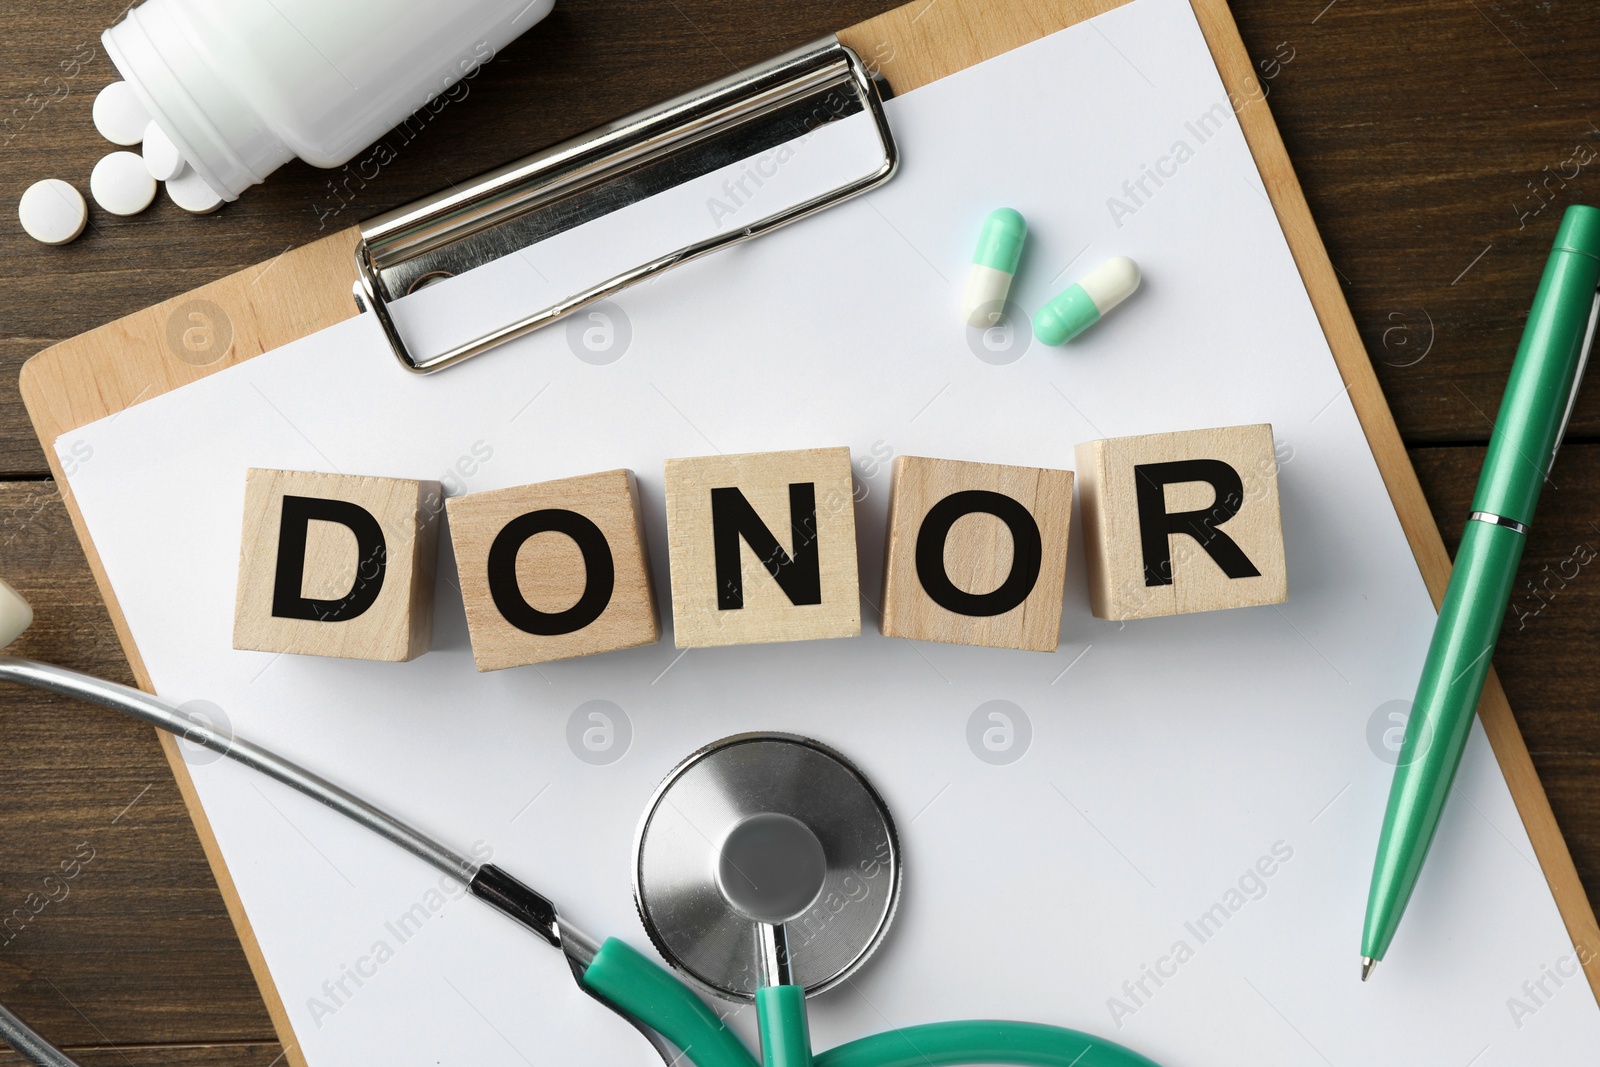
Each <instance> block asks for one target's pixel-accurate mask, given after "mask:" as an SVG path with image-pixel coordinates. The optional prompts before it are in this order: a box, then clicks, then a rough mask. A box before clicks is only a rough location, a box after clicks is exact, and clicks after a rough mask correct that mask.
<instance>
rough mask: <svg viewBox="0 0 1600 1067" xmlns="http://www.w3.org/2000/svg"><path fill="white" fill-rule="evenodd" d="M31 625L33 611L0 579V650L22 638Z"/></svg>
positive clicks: (19, 595)
mask: <svg viewBox="0 0 1600 1067" xmlns="http://www.w3.org/2000/svg"><path fill="white" fill-rule="evenodd" d="M32 625H33V609H32V608H30V607H29V606H28V602H27V601H26V600H24V599H22V594H21V593H19V592H17V591H16V590H15V589H13V588H11V587H10V586H9V585H7V584H6V583H5V580H4V579H0V648H5V647H6V646H7V645H9V644H10V643H11V642H13V641H15V640H16V639H17V638H19V637H21V636H22V631H24V630H26V629H27V628H28V627H29V626H32Z"/></svg>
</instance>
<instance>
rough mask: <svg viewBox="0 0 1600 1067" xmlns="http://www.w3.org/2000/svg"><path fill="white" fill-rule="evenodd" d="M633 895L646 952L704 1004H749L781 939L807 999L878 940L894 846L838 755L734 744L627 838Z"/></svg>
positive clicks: (868, 789) (882, 812) (757, 737)
mask: <svg viewBox="0 0 1600 1067" xmlns="http://www.w3.org/2000/svg"><path fill="white" fill-rule="evenodd" d="M633 884H634V900H635V902H636V903H637V905H638V908H639V916H640V918H641V919H642V920H643V921H644V927H645V930H646V932H647V933H648V934H649V935H650V939H651V941H653V942H654V943H655V946H656V949H657V950H658V951H660V953H661V954H662V956H663V957H665V958H666V960H667V962H668V963H669V964H671V965H672V966H673V967H674V968H675V969H677V970H678V971H680V972H682V973H683V974H685V975H687V976H688V977H690V978H691V979H693V980H694V981H696V982H698V983H699V984H700V985H702V986H704V987H705V988H706V989H708V990H709V991H711V992H712V993H715V994H717V995H718V996H722V997H726V998H729V999H733V1000H749V999H751V998H752V997H753V996H754V995H755V990H756V987H757V985H758V984H760V980H761V975H760V970H759V967H758V964H757V961H758V959H759V958H760V957H761V952H762V949H763V946H762V944H761V933H760V932H761V930H762V929H763V927H765V928H766V929H767V930H769V931H770V930H774V929H776V930H778V931H779V932H780V936H779V943H780V944H781V945H782V946H783V949H782V950H781V951H784V952H785V953H786V960H785V961H784V962H785V964H786V966H787V973H788V975H789V976H790V978H789V980H790V981H792V983H793V984H795V985H800V986H804V987H805V990H806V994H807V995H808V996H809V995H812V994H816V993H820V992H822V991H823V990H825V989H828V988H830V987H832V986H833V985H835V984H837V983H839V982H841V981H843V980H844V979H845V978H846V977H848V976H849V975H850V974H851V973H852V972H854V971H855V970H856V968H857V967H859V966H861V964H862V963H863V962H865V960H866V959H867V957H868V956H870V955H871V954H872V952H873V950H874V949H876V948H877V946H878V943H879V942H880V941H881V940H882V939H883V935H884V933H885V932H886V931H887V930H888V928H889V923H890V921H891V920H892V919H893V917H894V910H895V904H896V902H897V901H898V899H899V893H900V843H899V840H898V838H897V837H896V836H895V831H894V821H893V820H892V819H891V818H890V815H889V809H888V807H887V806H886V805H885V804H884V802H883V798H882V797H880V796H879V795H878V793H877V791H876V790H875V789H873V788H872V785H871V784H870V783H869V782H868V781H867V779H866V777H865V776H864V775H862V773H861V772H860V771H859V770H858V769H857V768H856V767H855V766H854V765H853V764H851V763H850V762H849V761H848V760H846V759H845V758H844V757H843V756H841V755H840V754H839V753H837V752H835V751H833V750H832V749H830V748H828V747H827V746H825V745H822V744H819V743H818V742H816V741H812V740H809V739H807V738H802V737H796V736H792V735H789V734H740V735H738V736H736V737H729V738H725V739H724V740H721V741H718V742H716V743H714V744H711V745H708V746H707V747H705V748H703V749H701V750H700V751H699V752H696V753H695V754H694V755H692V756H690V757H689V758H688V759H686V760H684V761H683V762H682V763H681V764H679V765H678V766H677V767H676V768H674V769H673V771H672V773H670V774H669V775H667V777H666V779H665V780H664V781H663V782H662V783H661V785H660V786H659V787H658V788H657V790H656V792H655V795H654V796H652V797H651V799H650V803H649V805H648V806H647V807H646V808H645V813H644V817H643V819H641V820H640V823H639V831H638V834H637V835H636V837H635V839H634V852H633ZM770 936H771V935H770V934H769V944H768V946H767V951H769V952H770V951H772V948H771V945H770Z"/></svg>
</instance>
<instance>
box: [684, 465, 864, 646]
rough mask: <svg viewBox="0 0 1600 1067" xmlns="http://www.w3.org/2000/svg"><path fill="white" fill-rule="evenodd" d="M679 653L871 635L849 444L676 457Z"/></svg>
mask: <svg viewBox="0 0 1600 1067" xmlns="http://www.w3.org/2000/svg"><path fill="white" fill-rule="evenodd" d="M666 489H667V546H668V550H669V552H670V554H671V565H672V626H673V640H674V641H675V643H676V644H677V646H678V647H679V648H703V647H707V646H711V645H747V644H758V643H762V642H767V641H808V640H812V639H814V638H821V637H854V636H856V635H857V634H859V633H860V632H861V587H860V578H859V575H858V573H857V571H856V519H855V497H854V489H853V485H852V482H851V476H850V450H849V449H848V448H812V449H804V450H801V451H796V452H758V453H754V454H751V455H737V456H703V457H699V458H695V459H669V460H667V466H666Z"/></svg>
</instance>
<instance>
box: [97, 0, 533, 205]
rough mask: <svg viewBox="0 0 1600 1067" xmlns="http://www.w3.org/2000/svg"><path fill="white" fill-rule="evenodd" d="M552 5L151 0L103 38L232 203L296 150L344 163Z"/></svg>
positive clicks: (453, 86)
mask: <svg viewBox="0 0 1600 1067" xmlns="http://www.w3.org/2000/svg"><path fill="white" fill-rule="evenodd" d="M553 2H554V0H531V2H530V0H145V2H144V3H142V4H140V5H138V6H137V7H134V8H132V9H130V10H129V11H128V13H127V17H126V18H124V19H123V20H122V21H121V22H119V23H118V24H117V25H115V26H113V27H112V28H111V29H109V30H107V31H106V32H105V35H104V36H103V37H102V38H101V40H102V41H104V43H105V47H106V54H107V55H109V56H110V57H111V61H112V62H113V63H114V64H116V67H117V70H118V71H120V72H121V74H122V76H123V78H124V79H126V80H127V82H128V83H129V84H130V85H132V86H133V88H134V91H135V92H136V93H138V95H139V99H140V100H141V101H142V102H143V103H144V105H145V107H146V108H147V109H148V110H149V112H150V117H151V118H152V119H154V120H155V122H156V123H157V125H159V126H160V127H161V129H162V132H164V133H165V134H167V136H168V137H170V138H171V139H172V141H173V143H174V144H176V145H177V146H178V149H179V151H181V152H182V153H183V156H184V158H185V159H187V160H188V161H189V164H190V166H192V167H194V169H195V170H196V171H198V172H199V174H200V176H201V177H203V178H204V179H205V180H206V183H207V184H208V185H210V186H211V187H212V188H213V189H215V190H216V191H217V193H219V194H220V195H221V196H223V197H225V198H226V199H228V200H234V199H237V198H238V196H239V194H240V193H241V192H243V191H244V190H245V189H247V188H249V187H250V186H252V185H255V184H257V183H259V182H261V181H262V180H264V179H265V178H266V176H267V175H268V174H270V173H272V172H273V171H274V170H276V169H277V168H278V167H280V166H282V165H283V164H285V163H287V162H289V161H290V160H291V159H294V158H295V157H296V156H298V157H299V158H301V159H303V160H305V161H306V162H307V163H310V164H312V165H313V166H317V167H337V166H341V165H343V164H344V163H346V162H348V161H349V160H350V159H351V158H353V157H354V156H355V155H356V153H358V152H360V151H361V150H362V149H363V148H366V147H367V146H368V145H370V144H372V143H373V142H374V141H376V140H377V139H378V138H379V137H381V136H383V134H384V133H386V132H387V131H388V130H390V129H391V128H393V127H394V126H395V125H397V124H398V123H399V122H400V121H401V120H402V119H404V118H405V117H406V116H407V115H410V114H412V113H413V112H415V111H418V110H420V109H422V108H424V107H431V108H435V109H436V108H438V107H441V106H443V105H442V104H441V103H440V99H441V98H443V99H445V100H449V99H453V98H455V97H458V96H459V95H460V93H459V89H458V83H460V82H461V80H462V79H463V78H464V77H466V76H468V75H470V74H471V73H472V72H474V71H475V70H476V69H477V68H478V66H479V65H480V64H482V63H485V62H488V61H489V60H490V59H492V58H494V55H495V53H497V52H498V51H499V50H500V49H501V48H503V47H505V45H506V44H508V43H509V42H510V41H511V40H513V39H514V38H515V37H516V36H517V35H518V34H520V33H522V31H523V30H526V29H527V28H528V27H529V26H532V25H533V24H534V23H536V22H538V21H539V20H540V19H542V18H544V16H545V15H546V14H548V13H549V11H550V8H551V5H552V3H553Z"/></svg>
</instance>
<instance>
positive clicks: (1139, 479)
mask: <svg viewBox="0 0 1600 1067" xmlns="http://www.w3.org/2000/svg"><path fill="white" fill-rule="evenodd" d="M1133 482H1134V487H1135V489H1136V494H1135V495H1136V498H1137V500H1138V502H1139V543H1140V545H1141V546H1142V547H1143V549H1144V584H1145V585H1171V584H1172V550H1171V547H1170V543H1169V542H1168V540H1167V538H1168V536H1169V535H1170V534H1188V535H1189V536H1190V537H1192V538H1194V539H1195V540H1196V541H1197V542H1199V544H1200V547H1201V548H1203V549H1205V550H1206V555H1208V556H1210V557H1211V558H1212V560H1214V561H1215V562H1216V564H1217V566H1219V567H1221V568H1222V573H1223V574H1226V575H1227V576H1228V577H1229V578H1255V577H1258V576H1259V575H1260V574H1261V572H1260V571H1258V570H1256V566H1255V564H1253V563H1251V562H1250V559H1249V557H1248V556H1246V555H1245V554H1244V550H1243V549H1241V548H1240V547H1239V546H1238V544H1237V543H1235V541H1234V540H1233V538H1231V537H1229V536H1228V535H1227V534H1225V533H1223V532H1222V531H1221V530H1219V529H1217V527H1219V526H1221V525H1222V524H1223V523H1225V522H1227V521H1228V520H1229V519H1231V518H1233V517H1234V516H1235V515H1237V514H1239V508H1240V507H1242V506H1243V505H1244V483H1243V482H1241V481H1240V480H1239V472H1238V471H1236V470H1234V469H1233V468H1232V467H1230V466H1228V465H1227V464H1226V463H1224V462H1222V461H1221V460H1220V459H1185V460H1179V461H1177V462H1175V463H1141V464H1139V465H1137V466H1135V467H1134V468H1133ZM1181 482H1206V483H1208V484H1209V485H1210V486H1211V489H1212V491H1213V492H1214V493H1215V494H1216V498H1215V499H1214V500H1212V502H1211V506H1210V507H1209V508H1202V509H1201V510H1199V511H1179V512H1175V513H1173V514H1170V515H1169V514H1167V498H1166V487H1167V486H1169V485H1177V484H1179V483H1181Z"/></svg>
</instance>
